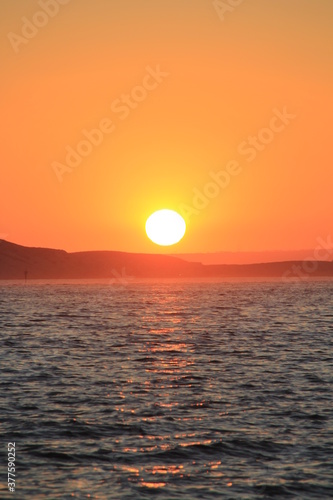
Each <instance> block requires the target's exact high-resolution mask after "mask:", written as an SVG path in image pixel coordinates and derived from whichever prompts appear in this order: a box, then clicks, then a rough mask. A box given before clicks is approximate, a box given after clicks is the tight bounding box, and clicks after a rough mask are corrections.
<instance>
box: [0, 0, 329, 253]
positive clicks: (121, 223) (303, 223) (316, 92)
mask: <svg viewBox="0 0 333 500" xmlns="http://www.w3.org/2000/svg"><path fill="white" fill-rule="evenodd" d="M222 3H223V2H220V4H222ZM224 3H225V4H228V0H225V2H224ZM231 3H232V2H231ZM234 3H235V2H234ZM60 4H61V5H60ZM42 5H44V12H45V11H47V12H49V14H47V13H44V14H43V13H42V14H41V11H43V8H42V7H41V6H42ZM51 14H52V16H51ZM0 18H1V33H0V35H1V49H0V50H1V54H0V55H1V61H2V65H1V67H2V78H1V81H0V87H1V101H2V102H1V117H2V144H3V145H2V148H1V155H2V158H1V197H0V217H1V218H0V237H5V239H7V240H9V241H13V242H15V243H19V244H23V245H29V246H49V247H53V248H63V249H65V250H68V251H78V250H97V249H103V250H124V251H129V252H165V251H168V252H170V251H172V253H177V252H179V253H185V252H186V253H188V252H214V251H261V250H277V249H278V250H279V249H281V250H297V249H304V248H313V247H314V246H315V245H316V240H317V238H318V237H323V238H326V237H327V236H328V235H329V234H331V230H332V213H333V210H332V208H333V206H332V205H333V201H332V200H333V196H332V181H333V170H332V161H331V157H332V153H331V143H332V140H331V134H332V132H331V131H332V125H331V117H332V115H333V99H332V88H333V81H332V80H333V78H332V76H333V66H332V49H333V34H332V29H331V22H332V21H331V20H332V18H333V2H332V1H331V0H293V1H292V2H291V1H290V0H279V1H270V2H268V1H267V0H244V1H243V2H240V4H239V5H238V6H237V7H230V10H228V12H226V13H225V15H224V16H223V12H222V10H221V8H220V9H219V8H217V7H215V6H214V2H213V1H210V0H207V1H206V0H140V1H138V0H121V1H120V0H119V1H109V0H94V1H91V0H80V1H79V0H39V1H35V0H24V1H21V0H11V1H10V2H1V4H0ZM22 18H23V19H22ZM222 18H223V19H222ZM27 20H29V21H33V23H34V24H38V25H39V26H40V27H37V28H36V27H34V24H32V25H31V24H30V25H29V24H27ZM27 37H29V38H27ZM158 69H159V71H160V72H161V75H158V74H157V75H156V71H157V72H158ZM126 95H127V96H128V95H130V97H129V100H127V99H128V97H126ZM120 101H124V103H121V102H120ZM120 106H122V107H120ZM281 113H282V114H283V113H284V114H285V115H291V116H289V118H288V116H287V117H285V118H282V120H281V118H274V117H275V116H277V117H278V116H279V114H281ZM98 127H102V129H103V132H99V133H98V134H97V135H96V133H95V135H94V136H93V137H90V139H92V140H94V141H95V145H91V144H89V143H82V142H81V141H83V140H85V141H86V140H87V137H86V136H85V134H86V135H89V133H88V132H89V131H91V130H92V129H96V128H98ZM84 131H86V132H84ZM254 136H258V137H259V140H258V142H254V144H255V146H251V145H249V144H248V142H249V141H250V142H252V141H257V139H253V137H254ZM251 137H252V139H251ZM249 147H250V148H252V149H251V150H250V151H249V150H248V148H249ZM253 147H254V148H255V149H253ZM66 148H70V149H71V151H72V150H73V149H74V150H75V149H77V148H79V151H82V152H83V153H82V154H85V155H86V156H84V157H81V158H79V159H78V157H77V158H76V160H77V163H78V165H77V166H75V167H73V165H70V164H68V163H66V155H67V151H68V150H67V149H66ZM80 148H81V149H80ZM81 156H82V155H81ZM249 160H251V161H249ZM231 162H232V163H231ZM60 164H62V167H61V166H60ZM231 166H232V168H233V170H232V172H233V173H232V174H230V172H229V179H227V180H226V181H225V182H224V183H223V184H222V185H220V186H218V185H217V184H216V183H215V184H210V185H208V184H209V183H212V178H211V176H212V174H211V172H215V174H216V173H218V172H220V174H219V175H220V176H224V175H225V171H226V170H228V169H229V171H230V170H231ZM61 169H66V171H63V172H62V171H61ZM222 171H223V172H222ZM220 178H222V177H220ZM224 179H225V177H224ZM195 193H196V194H195ZM198 193H201V194H200V195H199V194H198ZM203 193H206V194H207V193H209V195H211V194H213V195H214V196H215V197H214V198H212V197H211V198H208V197H207V196H206V195H204V196H205V199H204V200H202V199H201V205H198V199H196V198H198V196H202V195H203ZM160 208H173V209H176V210H177V209H178V210H183V211H184V210H185V212H187V213H189V214H190V216H189V218H188V221H187V222H188V224H187V233H186V236H185V237H184V239H183V240H182V241H181V242H180V243H179V244H178V245H176V246H175V247H171V248H169V249H162V248H160V247H157V246H156V245H154V244H153V243H152V242H150V241H149V240H148V239H147V237H146V235H145V231H144V225H145V221H146V218H147V217H148V216H149V215H150V214H151V213H152V212H153V211H155V210H158V209H160Z"/></svg>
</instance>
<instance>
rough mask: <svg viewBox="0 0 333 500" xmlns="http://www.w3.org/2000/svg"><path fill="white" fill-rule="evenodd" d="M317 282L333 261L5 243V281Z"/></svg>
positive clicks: (0, 270)
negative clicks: (193, 257)
mask: <svg viewBox="0 0 333 500" xmlns="http://www.w3.org/2000/svg"><path fill="white" fill-rule="evenodd" d="M126 276H133V277H135V278H176V277H185V278H186V277H188V278H205V277H212V278H213V277H226V278H232V277H235V278H256V277H258V278H270V277H275V278H282V277H287V278H297V277H298V278H301V279H306V278H314V277H333V262H322V261H320V262H306V261H288V262H271V263H264V264H242V265H203V264H201V263H199V262H186V261H185V260H183V259H180V258H177V257H171V256H168V255H158V254H139V253H126V252H113V251H105V252H104V251H94V252H75V253H68V252H65V251H64V250H54V249H50V248H34V247H24V246H21V245H16V244H14V243H10V242H8V241H5V240H0V279H3V280H6V279H7V280H11V279H19V280H21V279H22V280H24V279H25V277H27V278H28V280H31V279H98V278H109V279H115V280H117V279H119V280H121V279H126Z"/></svg>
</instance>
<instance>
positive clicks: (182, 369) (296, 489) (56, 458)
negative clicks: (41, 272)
mask: <svg viewBox="0 0 333 500" xmlns="http://www.w3.org/2000/svg"><path fill="white" fill-rule="evenodd" d="M0 329H1V336H0V345H1V351H0V353H1V354H0V355H1V393H0V395H1V403H0V404H1V412H0V418H1V434H2V436H3V440H2V443H3V444H2V446H3V449H2V451H1V455H2V456H3V457H6V455H7V442H9V441H15V443H16V492H15V493H10V492H8V489H7V479H6V462H5V466H4V475H2V477H3V478H4V482H2V485H1V491H0V496H1V497H2V498H17V499H26V498H27V499H28V498H29V499H36V500H38V499H44V498H47V499H58V498H64V499H67V498H68V499H70V498H99V499H117V500H120V499H128V500H132V499H145V498H158V499H161V500H166V499H189V500H195V499H204V500H206V499H207V500H208V499H215V498H226V499H256V498H258V499H264V498H300V499H325V498H333V484H332V483H333V481H332V478H333V476H332V471H333V437H332V392H331V388H332V366H333V356H332V336H333V282H332V281H331V282H312V283H300V284H299V283H281V282H276V283H269V282H261V283H260V282H259V283H254V282H253V283H250V282H249V283H237V282H234V283H232V282H230V283H222V282H215V283H214V282H202V283H194V282H163V283H153V282H150V283H149V282H146V283H129V284H127V285H126V286H125V285H124V286H118V285H112V286H111V285H110V284H66V283H63V284H60V283H58V284H43V283H39V284H31V283H30V284H29V283H28V284H27V285H19V284H14V283H12V284H9V283H6V284H2V285H0ZM2 463H3V461H2Z"/></svg>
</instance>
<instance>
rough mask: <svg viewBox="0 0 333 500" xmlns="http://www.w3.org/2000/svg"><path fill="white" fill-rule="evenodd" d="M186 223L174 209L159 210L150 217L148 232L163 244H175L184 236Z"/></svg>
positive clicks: (159, 243)
mask: <svg viewBox="0 0 333 500" xmlns="http://www.w3.org/2000/svg"><path fill="white" fill-rule="evenodd" d="M185 231H186V224H185V221H184V219H183V217H182V216H181V215H179V214H178V213H177V212H175V211H174V210H168V209H163V210H158V211H157V212H154V213H153V214H152V215H151V216H150V217H148V219H147V222H146V233H147V236H148V238H149V239H150V240H151V241H153V242H154V243H156V244H157V245H161V246H169V245H175V244H176V243H178V242H179V241H180V240H181V239H182V237H183V236H184V234H185Z"/></svg>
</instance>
